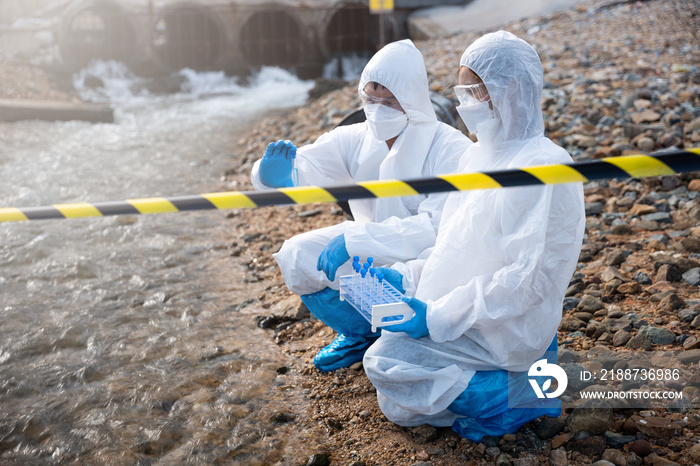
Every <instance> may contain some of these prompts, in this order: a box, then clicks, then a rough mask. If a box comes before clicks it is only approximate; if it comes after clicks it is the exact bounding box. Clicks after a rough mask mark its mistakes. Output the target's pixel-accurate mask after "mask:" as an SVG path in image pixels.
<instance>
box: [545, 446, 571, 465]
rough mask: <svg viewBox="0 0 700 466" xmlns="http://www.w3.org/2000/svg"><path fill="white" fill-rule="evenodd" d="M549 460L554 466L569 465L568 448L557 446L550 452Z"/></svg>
mask: <svg viewBox="0 0 700 466" xmlns="http://www.w3.org/2000/svg"><path fill="white" fill-rule="evenodd" d="M549 462H550V464H551V465H552V466H567V465H568V464H569V460H568V459H567V458H566V450H564V449H563V448H557V449H555V450H552V451H551V452H550V453H549Z"/></svg>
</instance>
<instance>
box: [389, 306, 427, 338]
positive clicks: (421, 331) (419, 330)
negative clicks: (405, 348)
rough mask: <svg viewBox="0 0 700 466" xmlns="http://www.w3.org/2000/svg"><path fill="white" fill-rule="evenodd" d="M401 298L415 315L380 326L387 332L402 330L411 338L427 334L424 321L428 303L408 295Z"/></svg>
mask: <svg viewBox="0 0 700 466" xmlns="http://www.w3.org/2000/svg"><path fill="white" fill-rule="evenodd" d="M401 300H402V301H403V302H404V303H406V304H408V305H409V306H411V309H413V310H414V311H415V313H416V315H414V316H413V318H412V319H410V320H408V321H407V322H404V323H403V324H397V325H387V326H386V327H382V329H383V330H387V331H389V332H404V333H406V334H407V335H408V336H409V337H411V338H421V337H425V336H428V335H429V333H428V323H427V321H426V316H427V311H428V305H427V304H426V303H424V302H423V301H421V300H420V299H416V298H409V297H408V296H403V297H402V298H401Z"/></svg>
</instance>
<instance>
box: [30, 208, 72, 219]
mask: <svg viewBox="0 0 700 466" xmlns="http://www.w3.org/2000/svg"><path fill="white" fill-rule="evenodd" d="M20 210H21V211H22V213H23V214H24V215H26V216H27V218H28V219H29V220H44V219H48V218H66V217H65V215H63V214H62V213H61V211H60V210H58V209H56V208H55V207H49V206H46V207H27V208H24V209H20Z"/></svg>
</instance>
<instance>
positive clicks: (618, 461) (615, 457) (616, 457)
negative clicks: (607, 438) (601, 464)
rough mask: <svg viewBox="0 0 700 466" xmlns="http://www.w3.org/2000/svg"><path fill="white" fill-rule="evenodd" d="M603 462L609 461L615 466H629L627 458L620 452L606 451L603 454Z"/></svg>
mask: <svg viewBox="0 0 700 466" xmlns="http://www.w3.org/2000/svg"><path fill="white" fill-rule="evenodd" d="M603 460H604V461H609V462H610V463H612V464H614V465H615V466H627V458H625V455H624V454H623V453H622V452H621V451H618V450H605V451H604V452H603Z"/></svg>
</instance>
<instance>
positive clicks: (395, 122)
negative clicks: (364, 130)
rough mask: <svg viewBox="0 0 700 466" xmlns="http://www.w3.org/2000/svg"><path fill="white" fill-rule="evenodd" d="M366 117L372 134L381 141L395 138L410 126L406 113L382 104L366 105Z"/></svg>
mask: <svg viewBox="0 0 700 466" xmlns="http://www.w3.org/2000/svg"><path fill="white" fill-rule="evenodd" d="M365 116H366V117H367V123H368V124H369V129H371V130H372V134H374V137H375V138H377V139H379V140H380V141H388V140H389V139H391V138H395V137H396V136H398V135H399V134H401V133H402V132H403V130H404V129H406V127H407V126H408V116H407V115H406V114H405V113H403V112H401V111H399V110H396V109H394V108H390V107H387V106H386V105H382V104H368V105H365Z"/></svg>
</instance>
